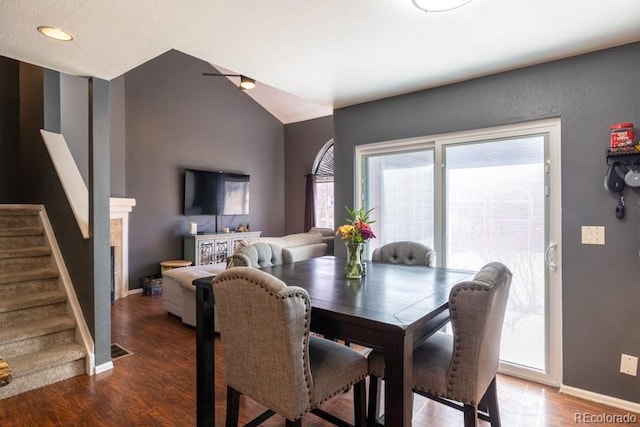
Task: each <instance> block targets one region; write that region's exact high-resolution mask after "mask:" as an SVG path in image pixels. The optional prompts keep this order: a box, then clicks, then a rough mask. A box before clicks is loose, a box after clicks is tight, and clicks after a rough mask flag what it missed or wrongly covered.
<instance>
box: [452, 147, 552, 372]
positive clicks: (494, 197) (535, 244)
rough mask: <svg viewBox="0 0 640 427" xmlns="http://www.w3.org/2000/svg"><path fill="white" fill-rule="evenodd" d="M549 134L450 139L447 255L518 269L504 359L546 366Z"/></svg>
mask: <svg viewBox="0 0 640 427" xmlns="http://www.w3.org/2000/svg"><path fill="white" fill-rule="evenodd" d="M545 139H546V138H545V136H544V135H536V136H526V137H518V138H508V139H502V140H497V141H483V142H474V143H465V144H454V145H445V146H444V153H443V157H444V165H445V176H444V184H445V188H446V190H445V193H444V198H445V204H444V206H445V212H444V217H445V227H444V232H445V239H444V247H445V254H446V255H445V262H446V266H447V267H450V268H461V269H468V270H474V271H476V270H479V269H480V268H481V267H482V266H483V265H484V264H486V263H488V262H490V261H500V262H502V263H504V264H505V265H507V266H509V268H510V269H511V271H512V273H513V279H512V282H511V291H510V295H509V303H508V305H507V313H506V316H505V323H504V328H503V339H502V349H501V354H500V356H501V359H502V360H504V361H507V362H511V363H514V364H517V365H521V366H525V367H529V368H532V369H535V370H539V371H544V370H545V367H546V348H547V343H546V338H545V337H546V325H547V322H546V319H545V298H546V280H545V275H546V268H545V263H544V253H545V248H546V247H547V237H546V236H547V226H546V221H545V218H546V211H547V208H546V197H545V187H546V186H547V184H546V182H545V180H546V177H547V174H545V164H546V162H545Z"/></svg>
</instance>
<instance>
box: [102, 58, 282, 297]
mask: <svg viewBox="0 0 640 427" xmlns="http://www.w3.org/2000/svg"><path fill="white" fill-rule="evenodd" d="M203 72H215V70H214V68H213V67H212V66H211V65H210V64H208V63H206V62H203V61H201V60H198V59H195V58H193V57H191V56H189V55H186V54H183V53H180V52H177V51H173V50H172V51H169V52H167V53H165V54H163V55H161V56H159V57H157V58H155V59H153V60H151V61H149V62H147V63H145V64H142V65H140V66H139V67H137V68H136V69H134V70H132V71H130V72H128V73H127V74H126V75H125V76H124V78H125V108H126V125H125V128H126V193H127V194H126V196H127V197H131V198H135V199H136V206H135V207H134V208H133V211H132V213H131V216H130V225H129V232H130V236H129V251H130V253H129V270H130V278H129V286H130V288H135V287H139V281H140V276H142V275H147V274H154V273H159V271H160V266H159V263H160V262H161V261H163V260H169V259H181V258H182V257H183V243H182V236H183V235H184V234H186V233H187V232H188V223H189V222H190V221H193V222H197V223H198V230H202V231H209V232H212V231H214V230H215V222H216V221H215V219H214V217H212V216H195V217H187V216H184V215H183V214H182V211H183V197H184V196H183V179H184V176H183V174H184V169H185V168H193V169H204V170H214V171H218V170H220V171H227V172H237V173H245V174H249V175H250V176H251V184H250V191H251V201H250V214H249V215H247V216H237V217H223V218H221V221H220V222H219V225H218V227H219V229H221V228H222V227H230V228H234V227H236V226H237V225H238V224H239V223H243V224H245V225H246V223H247V222H249V223H250V224H251V229H252V230H255V231H262V232H263V233H262V235H263V236H280V235H282V234H284V230H285V221H284V194H285V183H284V174H285V172H284V126H283V124H282V123H281V122H280V121H279V120H277V119H276V118H275V117H273V116H272V115H271V114H270V113H268V112H267V111H266V110H265V109H264V108H262V107H261V106H260V105H259V104H257V103H256V102H255V101H253V99H251V98H250V97H249V96H248V95H247V94H246V93H244V92H242V91H241V90H239V89H238V87H237V85H236V84H235V83H233V82H231V81H230V80H229V79H227V78H226V77H206V76H202V73H203ZM114 167H117V166H115V165H114Z"/></svg>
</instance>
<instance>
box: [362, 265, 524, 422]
mask: <svg viewBox="0 0 640 427" xmlns="http://www.w3.org/2000/svg"><path fill="white" fill-rule="evenodd" d="M511 276H512V274H511V271H510V270H509V269H508V268H507V267H506V266H505V265H503V264H501V263H498V262H492V263H489V264H487V265H485V266H484V267H482V269H481V270H480V271H479V272H478V273H477V274H476V275H475V276H474V278H473V280H471V281H467V282H462V283H458V284H457V285H455V286H454V287H453V288H452V289H451V292H450V294H449V311H450V313H451V325H452V328H453V335H449V334H446V333H443V332H436V333H435V334H434V335H433V336H431V337H430V338H428V339H427V340H425V341H423V342H422V343H421V344H420V345H418V347H416V348H415V349H414V350H413V391H414V393H417V394H420V395H422V396H425V397H428V398H430V399H433V400H435V401H438V402H440V403H444V404H446V405H449V406H452V407H454V408H457V409H460V410H463V411H464V425H465V427H469V426H475V425H476V420H477V417H478V416H479V417H480V418H481V419H483V420H486V421H489V422H490V423H491V426H492V427H496V426H500V413H499V410H498V396H497V392H496V373H497V371H498V363H499V358H500V339H501V336H502V323H503V321H504V314H505V311H506V306H507V298H508V296H509V288H510V285H511ZM369 374H370V387H369V425H376V424H375V423H376V420H375V418H376V416H377V414H378V408H377V399H376V395H377V392H378V386H379V384H380V378H382V379H384V357H383V355H382V354H381V353H380V352H377V351H373V352H371V353H370V354H369ZM478 409H480V411H478Z"/></svg>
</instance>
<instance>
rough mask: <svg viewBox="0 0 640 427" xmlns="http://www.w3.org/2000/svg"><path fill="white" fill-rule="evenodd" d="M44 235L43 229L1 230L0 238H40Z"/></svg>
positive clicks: (20, 228) (14, 228)
mask: <svg viewBox="0 0 640 427" xmlns="http://www.w3.org/2000/svg"><path fill="white" fill-rule="evenodd" d="M43 233H44V229H43V228H42V227H13V228H0V237H15V236H38V235H41V234H43Z"/></svg>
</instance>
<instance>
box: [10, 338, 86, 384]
mask: <svg viewBox="0 0 640 427" xmlns="http://www.w3.org/2000/svg"><path fill="white" fill-rule="evenodd" d="M86 355H87V352H86V350H85V349H84V347H82V346H81V345H79V344H76V343H72V344H63V345H60V346H57V347H53V348H50V349H47V350H45V351H39V352H37V353H29V354H23V355H21V356H16V357H13V358H7V359H6V362H7V363H8V364H9V366H10V367H11V371H12V372H13V379H14V380H16V379H18V378H20V377H22V376H25V375H29V374H32V373H34V372H39V371H43V370H45V369H49V368H54V367H56V366H60V365H64V364H65V363H68V362H72V361H74V360H78V359H82V358H84V357H85V356H86Z"/></svg>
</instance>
